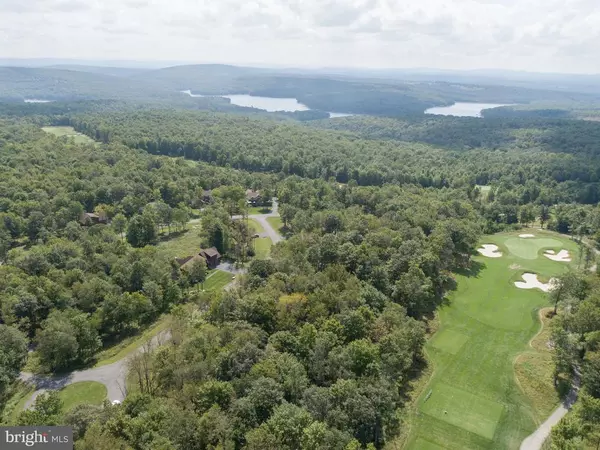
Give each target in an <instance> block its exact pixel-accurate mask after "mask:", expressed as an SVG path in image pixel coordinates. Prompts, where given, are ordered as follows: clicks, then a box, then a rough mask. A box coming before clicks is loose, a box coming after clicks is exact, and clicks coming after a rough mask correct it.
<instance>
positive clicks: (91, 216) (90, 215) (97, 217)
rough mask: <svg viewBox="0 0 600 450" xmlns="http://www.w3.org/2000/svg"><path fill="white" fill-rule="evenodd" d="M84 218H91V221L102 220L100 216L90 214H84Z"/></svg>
mask: <svg viewBox="0 0 600 450" xmlns="http://www.w3.org/2000/svg"><path fill="white" fill-rule="evenodd" d="M83 216H84V217H89V218H90V219H99V218H100V216H99V215H98V214H95V213H88V212H86V213H83Z"/></svg>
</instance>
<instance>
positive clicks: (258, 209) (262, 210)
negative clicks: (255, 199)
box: [248, 206, 271, 215]
mask: <svg viewBox="0 0 600 450" xmlns="http://www.w3.org/2000/svg"><path fill="white" fill-rule="evenodd" d="M248 214H249V215H255V214H271V208H269V207H268V206H251V207H250V208H248Z"/></svg>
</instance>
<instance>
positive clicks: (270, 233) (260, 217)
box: [232, 198, 283, 245]
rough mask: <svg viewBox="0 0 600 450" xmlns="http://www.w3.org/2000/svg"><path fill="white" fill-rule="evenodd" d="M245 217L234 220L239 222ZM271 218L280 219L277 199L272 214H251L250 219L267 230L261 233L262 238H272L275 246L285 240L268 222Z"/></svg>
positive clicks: (234, 217)
mask: <svg viewBox="0 0 600 450" xmlns="http://www.w3.org/2000/svg"><path fill="white" fill-rule="evenodd" d="M242 217H243V216H233V217H232V219H233V220H239V219H241V218H242ZM269 217H279V204H278V203H277V199H276V198H274V199H273V206H272V207H271V212H270V213H268V214H249V215H248V218H249V219H254V220H256V221H257V222H258V223H260V224H261V225H262V227H263V229H264V230H265V232H264V233H261V236H264V237H268V238H271V241H272V242H273V245H275V244H277V243H278V242H280V241H282V240H283V237H282V236H281V235H280V234H279V233H278V232H277V231H276V230H275V229H274V228H273V227H272V226H271V224H270V223H269V221H268V220H267V219H268V218H269Z"/></svg>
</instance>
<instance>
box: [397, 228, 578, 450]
mask: <svg viewBox="0 0 600 450" xmlns="http://www.w3.org/2000/svg"><path fill="white" fill-rule="evenodd" d="M525 233H531V234H534V235H535V238H530V239H522V238H518V235H519V234H525ZM509 240H512V241H510V242H509V245H510V249H509V246H508V245H507V241H509ZM536 241H537V242H536ZM554 241H556V242H554ZM520 242H523V243H524V246H525V247H526V248H527V251H524V250H522V249H517V248H516V246H517V244H518V243H520ZM481 244H495V245H497V246H498V247H499V250H500V251H501V252H502V257H501V258H486V257H484V256H476V257H474V261H475V264H474V266H473V267H474V270H472V271H470V272H469V273H467V272H465V273H464V274H456V281H457V289H456V291H454V292H451V293H450V294H449V295H448V300H449V304H448V305H445V306H443V307H441V308H440V310H439V320H440V323H441V326H440V331H439V332H438V333H437V334H436V335H434V336H433V338H432V339H430V341H429V342H428V343H427V346H426V351H427V354H428V356H429V359H430V361H431V363H432V364H433V367H434V371H433V375H432V378H431V379H430V382H429V384H428V386H427V387H426V388H425V389H424V390H423V394H422V395H421V397H420V399H419V402H418V413H417V415H416V418H415V420H414V424H413V427H412V430H413V432H412V433H411V436H410V438H409V443H408V448H410V449H419V450H420V448H422V447H420V445H421V443H422V442H423V441H427V442H429V443H430V444H435V445H438V446H440V447H442V448H446V449H448V450H459V449H460V450H463V449H473V450H476V449H508V448H518V447H519V445H520V443H521V441H522V440H523V439H524V438H525V437H526V436H527V435H529V434H530V433H531V432H533V431H534V430H535V428H536V426H537V423H536V419H537V417H540V416H543V415H544V414H546V411H547V409H548V406H547V405H542V404H540V403H536V402H533V401H532V400H531V399H530V398H529V396H528V395H525V394H524V392H523V390H522V389H521V388H520V386H519V383H518V382H517V378H516V376H515V367H514V363H515V360H516V359H517V357H518V356H519V355H520V354H523V353H525V352H535V349H532V348H531V347H530V346H529V341H530V340H531V338H532V337H533V336H534V335H535V334H536V333H537V332H538V331H539V328H540V324H539V319H538V317H537V312H538V309H539V308H541V307H544V306H547V305H548V302H549V300H548V296H547V294H545V293H543V292H542V291H540V290H538V289H531V290H524V289H518V288H517V287H516V286H515V285H514V282H515V281H517V280H519V279H521V276H522V274H523V273H524V272H531V273H536V274H539V278H540V279H542V280H547V279H549V278H551V277H553V276H556V275H559V274H561V273H563V272H564V271H566V270H567V269H568V267H569V266H571V267H575V266H576V265H577V261H578V260H579V257H578V245H577V244H576V243H575V242H573V241H571V240H570V239H568V238H565V237H563V236H560V235H558V234H556V233H550V232H546V231H540V230H522V231H519V232H511V233H501V234H496V235H492V236H485V237H484V238H482V240H481ZM555 246H556V247H559V248H560V249H565V250H568V251H569V252H570V254H571V258H572V260H573V262H572V263H564V262H557V261H552V260H550V259H548V258H545V257H544V256H543V255H542V253H543V250H544V249H546V248H547V247H555ZM533 253H534V254H535V255H537V257H536V259H531V254H533ZM463 336H464V337H463ZM465 337H466V338H467V339H466V340H465ZM527 363H528V364H537V363H539V361H536V360H534V359H532V360H528V361H527ZM541 369H542V370H545V369H543V368H541ZM526 370H528V371H529V370H531V371H535V370H538V369H537V368H534V367H527V368H526ZM430 391H431V392H432V394H431V397H430V398H429V399H428V400H427V401H424V400H425V397H426V395H427V393H429V392H430ZM444 411H447V413H444ZM544 419H545V417H544ZM424 448H428V447H424Z"/></svg>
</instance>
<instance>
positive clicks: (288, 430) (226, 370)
mask: <svg viewBox="0 0 600 450" xmlns="http://www.w3.org/2000/svg"><path fill="white" fill-rule="evenodd" d="M98 76H100V77H102V76H105V75H103V74H99V75H98ZM131 76H134V77H138V76H141V75H140V73H137V72H136V73H133V74H131ZM120 77H121V78H127V76H126V75H124V74H123V75H121V76H120ZM279 87H281V89H284V87H285V86H283V87H282V86H279ZM287 88H289V86H288V87H285V89H287ZM307 91H308V89H307ZM280 94H281V95H284V94H287V91H285V90H281V91H280ZM190 101H195V99H192V100H190ZM199 101H204V100H203V99H199ZM206 101H207V102H211V101H213V100H206ZM328 101H329V100H328ZM331 101H332V102H333V101H334V100H331ZM335 101H338V100H335ZM218 102H219V101H217V103H215V105H217V106H215V109H214V111H223V110H221V109H219V108H220V106H219V104H218ZM225 104H226V102H225ZM207 105H208V103H206V104H205V106H206V107H207V108H208V106H207ZM196 106H197V105H196ZM326 106H327V103H324V104H323V107H324V108H325V107H326ZM182 108H183V107H182ZM201 108H202V107H201ZM348 108H350V106H348ZM328 109H329V108H328ZM238 113H239V111H236V114H222V113H214V112H198V111H189V110H176V109H166V108H160V107H159V106H158V103H152V104H142V103H140V104H137V103H134V104H131V103H129V102H126V101H125V100H122V101H115V100H106V99H105V100H98V101H94V102H86V101H76V102H68V103H61V102H57V103H55V104H52V103H50V104H39V105H27V106H24V105H23V104H21V103H10V104H3V105H1V107H0V114H2V116H3V117H2V118H1V119H0V170H1V171H2V174H3V177H2V180H1V181H0V187H1V189H2V196H1V197H0V261H1V263H2V264H1V265H0V292H2V295H1V296H0V405H5V404H7V403H8V402H9V401H10V398H11V396H12V395H14V393H15V390H16V389H18V383H17V382H16V381H15V380H16V379H17V377H18V375H19V372H20V371H21V370H23V368H24V365H25V363H26V361H27V359H28V357H27V353H28V349H35V354H36V356H37V357H38V358H39V363H40V366H41V367H40V369H41V370H45V371H47V372H50V373H53V372H57V371H61V370H72V369H75V368H81V367H89V366H90V365H91V364H93V363H94V361H95V358H96V357H97V355H98V352H99V351H101V350H102V349H103V348H106V347H109V346H110V345H112V344H114V343H118V342H121V341H123V339H126V338H128V337H130V336H132V335H135V334H136V333H138V332H139V331H140V330H144V329H145V327H147V326H148V325H149V324H151V323H153V322H154V321H155V320H156V319H157V318H158V317H159V316H161V315H162V314H169V315H170V317H171V323H170V332H171V339H170V340H169V342H168V343H167V344H165V345H163V346H160V347H158V348H155V349H151V350H148V351H146V352H143V353H139V354H136V355H135V357H133V358H131V360H130V361H129V367H128V369H129V370H130V376H129V378H128V382H129V385H128V390H129V395H128V396H127V398H126V399H125V401H124V402H123V404H122V405H110V404H106V405H104V406H102V407H98V406H93V405H81V406H78V407H76V408H74V409H66V408H65V407H64V405H62V404H61V400H60V399H59V397H58V396H57V395H56V394H48V395H43V396H40V397H38V399H37V400H36V403H35V404H34V405H33V408H32V409H29V410H26V411H24V412H22V413H21V414H19V415H17V417H16V418H15V419H14V420H13V423H18V424H21V425H30V424H41V423H43V424H48V425H51V424H67V425H70V426H72V427H73V428H74V432H75V438H76V441H77V442H76V448H77V449H79V450H81V449H115V448H119V449H129V448H132V449H169V450H170V449H216V448H221V449H237V448H247V449H259V448H260V449H273V450H275V449H290V450H291V449H306V450H308V449H311V450H312V449H340V450H342V449H343V450H359V449H362V448H369V449H373V448H382V447H383V446H384V445H385V444H387V443H389V442H391V441H393V439H394V438H395V437H396V436H400V435H403V434H405V433H406V432H407V424H406V423H405V421H404V419H405V414H406V410H407V407H408V406H407V404H408V403H409V401H410V396H411V382H412V381H413V380H414V379H416V378H417V377H418V376H419V375H420V374H421V371H422V370H423V369H424V367H425V365H426V357H425V355H424V352H423V346H424V344H425V340H426V338H427V336H428V333H430V332H432V329H431V326H432V324H434V323H435V322H434V321H432V319H434V317H435V313H436V309H437V308H438V307H439V306H440V305H442V304H444V303H445V302H447V301H448V293H449V292H450V291H452V290H454V289H456V281H455V274H456V273H470V271H471V270H473V266H472V265H471V256H472V255H473V254H474V253H475V248H476V245H477V243H478V241H479V239H480V237H481V236H482V234H483V233H491V232H495V231H500V230H507V229H516V228H518V227H520V226H527V225H530V224H532V223H534V222H537V223H539V224H540V225H541V226H542V227H547V228H549V229H551V230H555V231H558V232H561V233H570V234H573V235H575V236H577V238H578V239H584V238H585V239H586V242H590V243H592V244H594V245H596V246H598V242H600V209H599V208H598V206H597V203H598V201H599V200H600V192H599V190H598V189H599V187H598V183H599V182H600V178H599V177H600V165H599V164H598V162H597V158H598V150H597V139H596V137H600V133H599V130H600V127H599V126H598V125H596V124H595V123H587V122H576V121H572V120H558V119H547V118H537V119H531V118H530V119H510V118H509V119H504V118H503V119H484V120H479V119H468V118H466V119H462V118H442V117H426V118H425V117H413V118H407V117H405V118H401V119H389V118H375V117H353V118H345V119H337V120H330V121H322V122H315V123H312V124H311V125H310V126H305V125H302V124H299V123H296V122H295V121H292V120H290V117H289V116H285V115H274V116H273V115H259V114H255V113H254V112H253V111H247V113H248V115H247V116H242V115H240V114H238ZM274 119H275V120H274ZM48 125H71V126H73V127H74V128H75V129H76V130H78V131H80V132H82V133H84V134H86V135H87V136H89V137H91V138H92V139H94V140H96V141H97V142H96V143H88V144H78V143H76V142H75V140H74V138H72V137H68V136H66V137H55V136H52V135H50V134H46V133H45V132H43V131H42V130H41V129H40V127H41V126H48ZM246 189H255V190H260V191H261V192H262V193H263V195H264V196H265V197H266V198H270V197H272V196H274V197H277V198H278V199H279V204H280V209H279V213H280V216H281V220H282V222H283V225H284V230H285V233H286V237H287V239H286V240H284V241H283V242H281V243H279V244H277V245H276V246H274V247H273V249H272V252H271V257H270V258H269V259H264V260H263V259H258V258H256V257H255V254H254V253H253V251H252V249H251V245H250V235H251V233H250V231H249V229H248V227H247V225H245V222H244V221H240V220H234V219H233V217H234V216H235V215H241V216H244V215H245V214H247V204H246V197H245V191H246ZM208 190H211V201H210V202H207V201H206V192H207V191H208ZM85 213H94V214H95V215H96V216H97V217H102V218H104V219H105V220H103V223H99V224H94V225H92V224H90V223H88V222H85V220H82V218H85V217H86V216H85ZM192 218H195V220H196V221H195V223H198V224H200V225H199V227H200V228H201V231H200V232H198V233H197V236H196V238H197V240H195V241H194V242H195V244H194V245H197V246H198V247H200V246H203V247H207V246H215V247H217V249H218V250H219V251H220V252H221V253H222V254H223V256H224V257H225V258H227V259H228V260H229V261H232V262H235V263H240V264H244V266H245V267H246V268H247V274H246V275H245V276H240V277H239V279H238V280H237V282H236V285H235V288H232V289H228V290H224V291H220V292H208V293H207V292H202V290H200V289H198V285H199V284H200V283H202V282H203V281H204V280H205V279H206V275H207V267H205V266H204V265H203V264H198V265H195V266H194V267H193V269H192V270H188V271H185V270H182V269H181V268H180V267H179V265H178V264H176V262H175V261H174V259H173V257H172V256H167V255H166V254H165V253H163V252H162V251H161V248H160V243H161V241H162V240H168V239H170V238H171V237H172V236H177V233H183V232H186V231H187V232H189V231H190V225H189V221H190V220H191V219H192ZM582 242H583V240H582ZM186 251H187V250H186ZM191 251H193V250H192V249H191V250H190V252H191ZM587 256H589V257H590V258H593V257H594V256H593V253H592V251H591V249H590V250H588V253H587ZM561 282H562V281H561ZM564 286H565V289H564V290H561V291H560V292H561V293H562V294H561V295H562V296H561V298H558V299H556V304H560V305H561V306H563V308H562V309H563V310H564V313H563V312H562V311H561V315H560V316H559V318H558V320H557V321H556V324H557V325H556V329H555V330H554V337H553V341H554V342H555V345H556V349H557V351H556V367H557V369H556V372H557V376H558V375H560V374H563V375H564V374H565V373H569V374H572V373H578V372H580V373H581V380H582V386H583V392H584V394H583V395H582V400H581V402H580V406H578V407H577V409H576V410H575V411H574V413H573V414H571V415H569V416H568V417H569V419H568V420H567V422H565V424H563V425H561V427H562V428H559V429H558V431H555V433H554V434H555V436H553V442H555V443H559V442H562V441H561V439H562V440H563V441H564V442H568V441H572V443H574V444H573V445H576V444H578V443H581V442H583V440H587V442H591V443H593V444H594V445H596V444H595V443H596V442H597V438H598V437H597V435H596V434H595V433H596V430H595V428H594V426H595V424H596V423H598V419H597V417H598V416H597V409H598V408H597V401H598V398H599V397H600V395H599V394H598V330H599V327H598V323H599V319H598V312H599V311H600V309H599V307H598V301H597V297H598V286H597V276H596V275H590V276H588V277H583V276H578V278H576V279H575V281H574V278H573V277H572V278H568V277H565V280H564ZM30 358H31V356H30ZM594 408H595V409H594ZM590 411H591V412H590ZM556 445H559V444H556ZM566 445H567V444H565V446H563V447H560V446H559V447H557V448H572V447H566Z"/></svg>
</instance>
